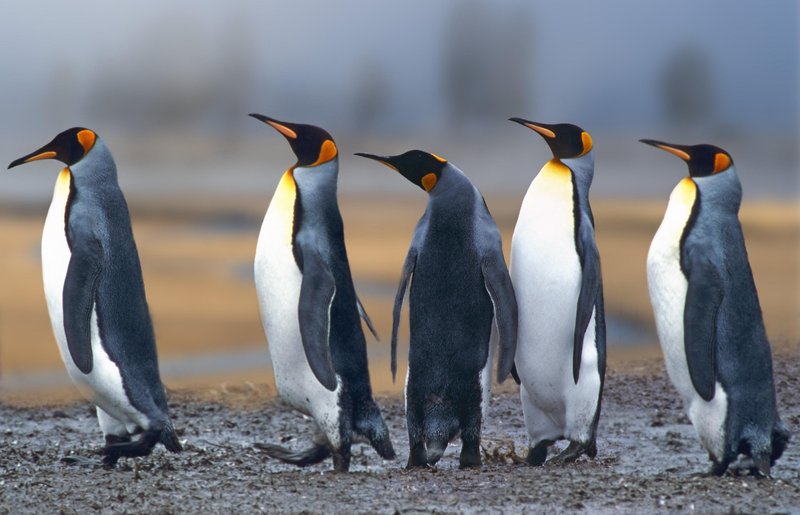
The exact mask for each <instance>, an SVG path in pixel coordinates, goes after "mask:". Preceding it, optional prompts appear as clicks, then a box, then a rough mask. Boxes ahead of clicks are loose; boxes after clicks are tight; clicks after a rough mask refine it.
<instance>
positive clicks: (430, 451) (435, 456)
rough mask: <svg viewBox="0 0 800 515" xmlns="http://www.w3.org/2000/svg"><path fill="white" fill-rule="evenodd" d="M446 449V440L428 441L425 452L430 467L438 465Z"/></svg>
mask: <svg viewBox="0 0 800 515" xmlns="http://www.w3.org/2000/svg"><path fill="white" fill-rule="evenodd" d="M445 449H447V441H445V440H440V439H435V440H426V441H425V450H426V452H427V460H428V465H430V466H433V465H436V463H438V462H439V460H440V459H442V455H443V454H444V450H445Z"/></svg>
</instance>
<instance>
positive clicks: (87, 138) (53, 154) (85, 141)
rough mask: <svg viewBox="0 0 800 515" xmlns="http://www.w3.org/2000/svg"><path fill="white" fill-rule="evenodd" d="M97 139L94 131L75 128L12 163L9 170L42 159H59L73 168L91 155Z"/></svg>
mask: <svg viewBox="0 0 800 515" xmlns="http://www.w3.org/2000/svg"><path fill="white" fill-rule="evenodd" d="M97 139H98V138H97V134H95V132H94V131H92V130H89V129H84V128H83V127H73V128H71V129H67V130H65V131H64V132H62V133H61V134H59V135H58V136H56V137H55V138H53V141H51V142H50V143H48V144H47V145H45V146H43V147H42V148H40V149H39V150H35V151H33V152H31V153H30V154H28V155H26V156H22V157H20V158H19V159H17V160H15V161H12V162H11V164H9V165H8V168H9V169H11V168H14V167H15V166H19V165H21V164H25V163H30V162H33V161H39V160H42V159H57V160H59V161H61V162H62V163H64V164H66V165H67V166H72V165H74V164H75V163H77V162H78V161H80V160H81V159H83V157H84V156H85V155H86V154H88V153H89V151H90V150H91V149H92V147H94V143H95V141H97Z"/></svg>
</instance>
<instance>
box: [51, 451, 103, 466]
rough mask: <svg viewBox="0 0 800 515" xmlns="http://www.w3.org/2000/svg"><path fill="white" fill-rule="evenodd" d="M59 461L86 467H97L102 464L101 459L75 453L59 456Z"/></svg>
mask: <svg viewBox="0 0 800 515" xmlns="http://www.w3.org/2000/svg"><path fill="white" fill-rule="evenodd" d="M61 463H63V464H65V465H70V466H77V467H86V468H97V467H99V466H101V465H102V462H101V461H98V460H96V459H92V458H86V457H84V456H78V455H77V454H73V455H70V456H64V457H63V458H61Z"/></svg>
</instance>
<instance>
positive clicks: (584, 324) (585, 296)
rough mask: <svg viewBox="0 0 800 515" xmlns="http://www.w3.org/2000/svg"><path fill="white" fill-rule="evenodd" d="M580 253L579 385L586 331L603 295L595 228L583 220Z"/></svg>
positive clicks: (575, 352)
mask: <svg viewBox="0 0 800 515" xmlns="http://www.w3.org/2000/svg"><path fill="white" fill-rule="evenodd" d="M577 243H578V253H579V255H580V261H581V290H580V293H579V294H578V305H577V309H576V313H575V332H574V341H573V344H572V379H573V380H574V381H575V384H578V377H579V375H580V371H581V356H583V339H584V337H585V335H586V329H587V328H588V327H589V322H591V320H592V313H595V316H597V315H598V314H597V313H596V312H595V307H596V305H597V296H598V295H601V293H600V289H601V287H602V278H601V275H600V255H599V253H598V251H597V245H596V244H595V241H594V228H593V227H592V224H591V223H587V221H586V220H583V221H582V223H581V224H580V227H579V232H578V242H577Z"/></svg>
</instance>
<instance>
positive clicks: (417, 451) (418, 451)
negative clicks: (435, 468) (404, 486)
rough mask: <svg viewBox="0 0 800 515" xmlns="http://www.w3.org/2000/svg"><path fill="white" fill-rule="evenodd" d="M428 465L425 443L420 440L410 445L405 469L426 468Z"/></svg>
mask: <svg viewBox="0 0 800 515" xmlns="http://www.w3.org/2000/svg"><path fill="white" fill-rule="evenodd" d="M427 467H428V456H427V453H426V452H425V445H424V444H423V443H422V442H420V443H417V444H414V445H412V446H411V450H410V452H409V453H408V463H407V464H406V470H411V469H415V468H427Z"/></svg>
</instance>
